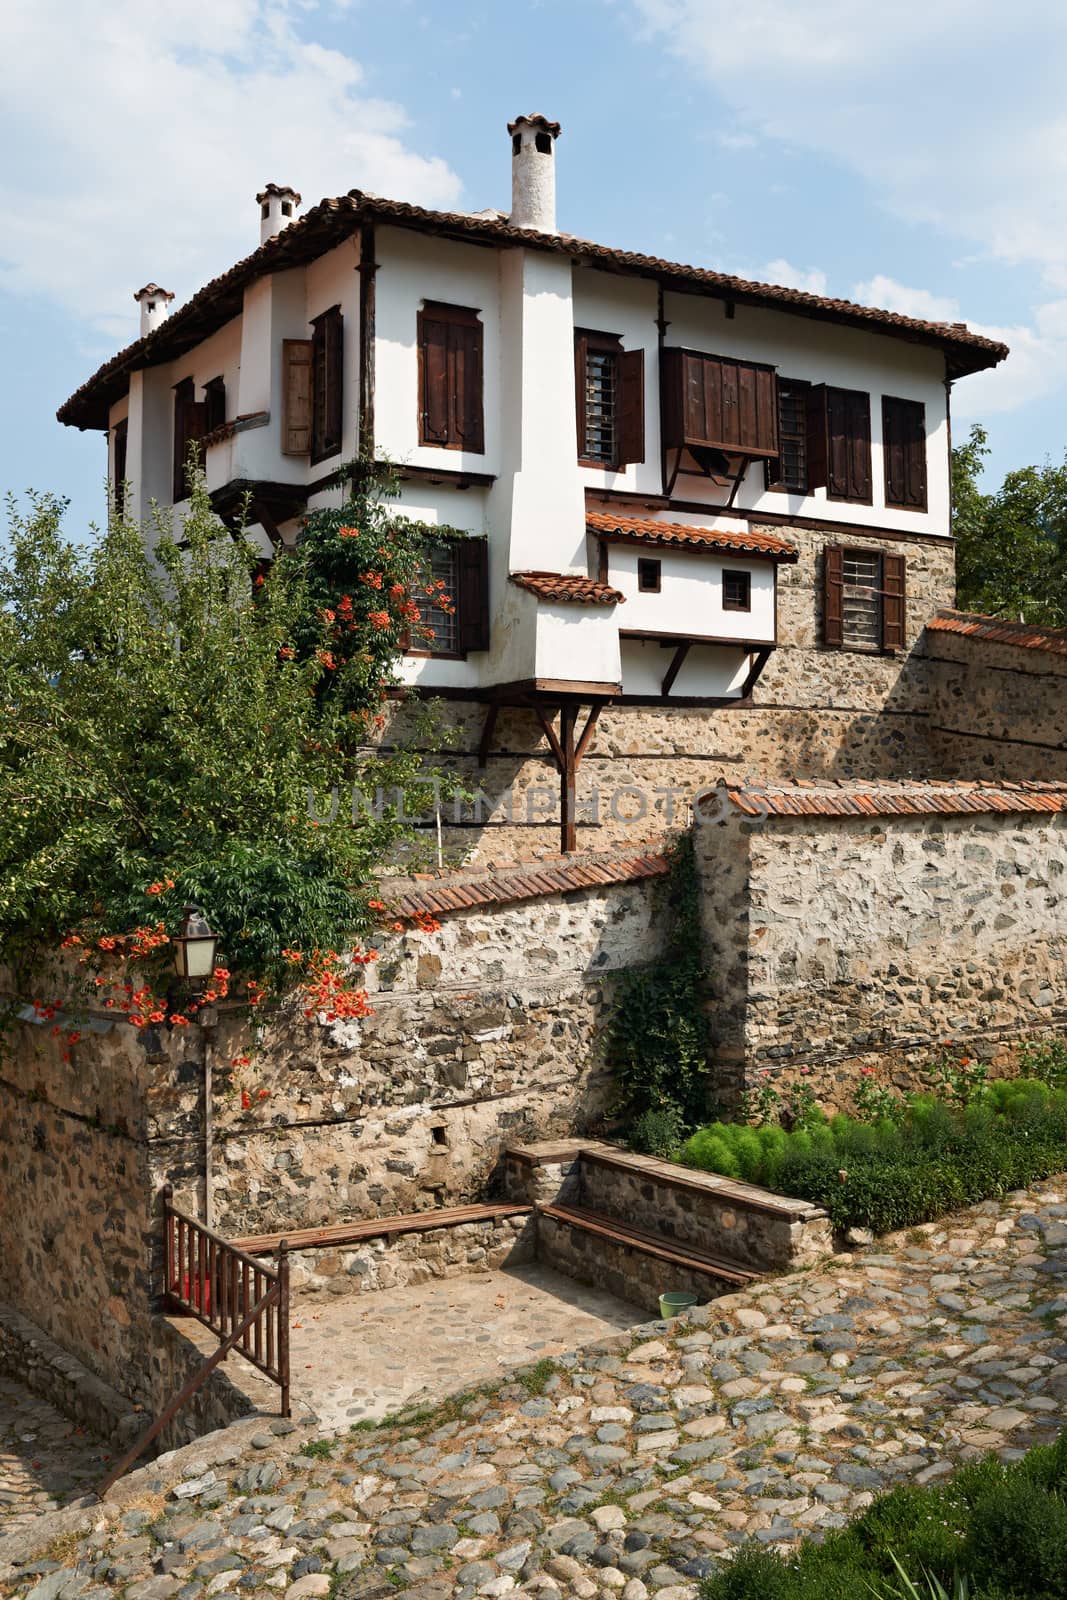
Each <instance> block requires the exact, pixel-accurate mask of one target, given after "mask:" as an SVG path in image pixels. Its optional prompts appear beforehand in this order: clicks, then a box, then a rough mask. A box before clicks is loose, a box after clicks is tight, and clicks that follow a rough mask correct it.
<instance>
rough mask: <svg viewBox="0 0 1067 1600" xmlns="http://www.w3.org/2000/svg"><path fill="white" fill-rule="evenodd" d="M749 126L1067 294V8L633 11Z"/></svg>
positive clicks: (825, 0) (672, 5)
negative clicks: (852, 174)
mask: <svg viewBox="0 0 1067 1600" xmlns="http://www.w3.org/2000/svg"><path fill="white" fill-rule="evenodd" d="M629 3H630V6H631V11H632V14H634V15H635V16H636V17H637V19H638V22H639V24H640V26H641V28H642V31H643V33H644V35H645V37H646V38H654V39H656V40H658V41H659V42H660V43H661V44H662V45H663V46H664V47H665V48H666V49H668V50H670V51H671V52H672V53H674V54H675V55H677V56H678V57H679V58H680V59H681V60H682V61H683V62H684V64H685V66H686V67H687V68H688V69H690V70H695V71H697V72H698V73H700V74H701V76H702V77H703V78H704V79H706V80H707V81H708V82H709V83H711V85H712V86H713V87H714V89H715V91H716V93H717V95H718V96H719V97H720V98H721V99H722V101H724V102H725V104H726V105H727V106H728V107H729V108H730V109H731V111H732V112H733V113H734V115H735V117H736V119H737V122H738V123H739V124H740V126H741V127H743V128H748V129H749V130H751V131H752V132H754V133H757V134H759V135H760V136H762V137H765V138H766V137H769V138H773V139H777V140H780V141H782V140H784V141H788V142H789V144H790V145H792V146H795V147H797V148H799V149H805V148H806V149H809V150H817V151H819V152H820V153H822V154H823V155H825V156H828V157H829V158H830V159H832V160H833V161H835V162H837V163H839V164H840V165H841V166H842V167H847V168H849V169H851V170H853V171H856V172H858V173H860V174H861V175H862V176H863V177H864V178H866V179H867V180H868V181H869V182H870V183H871V184H872V185H873V186H874V187H875V188H876V190H877V193H878V195H879V196H880V197H881V199H882V201H883V202H884V204H885V205H886V206H887V207H888V208H889V209H890V210H891V211H893V212H894V213H896V214H898V215H900V216H902V217H905V218H907V219H908V220H909V221H912V222H915V221H921V222H924V223H928V224H931V225H932V226H934V227H936V228H939V229H941V230H942V231H945V232H951V233H953V234H955V235H957V236H959V237H961V238H966V239H969V240H972V241H974V242H975V243H976V244H977V245H978V246H979V248H980V250H981V251H982V252H984V253H986V254H987V255H991V256H993V257H995V258H997V259H1000V260H1002V261H1005V262H1009V263H1017V262H1029V263H1033V264H1035V265H1036V266H1037V267H1038V268H1039V269H1040V270H1041V271H1042V272H1043V273H1044V274H1045V276H1046V280H1047V282H1048V283H1049V284H1050V286H1051V287H1054V288H1056V289H1059V290H1061V291H1062V290H1063V289H1065V288H1067V114H1065V112H1064V110H1063V87H1062V86H1063V82H1064V79H1065V77H1067V8H1064V7H1062V6H1061V7H1057V6H1050V5H1049V4H1048V0H1014V3H1013V4H1012V5H1011V6H1005V5H1003V4H1001V3H1000V0H938V3H937V4H931V3H930V0H896V3H895V4H893V5H891V6H881V7H879V6H873V7H872V6H860V5H856V3H855V0H806V3H805V4H804V5H803V6H797V5H796V4H795V0H748V4H746V5H745V6H744V7H743V8H742V9H741V10H740V11H739V10H738V8H737V7H736V6H735V5H733V4H732V3H731V0H629Z"/></svg>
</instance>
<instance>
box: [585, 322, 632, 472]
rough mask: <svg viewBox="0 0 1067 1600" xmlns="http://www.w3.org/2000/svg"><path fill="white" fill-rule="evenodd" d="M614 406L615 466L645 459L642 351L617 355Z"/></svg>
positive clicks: (625, 351)
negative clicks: (616, 450) (617, 366)
mask: <svg viewBox="0 0 1067 1600" xmlns="http://www.w3.org/2000/svg"><path fill="white" fill-rule="evenodd" d="M615 404H616V437H617V439H618V442H619V466H620V467H624V466H626V465H627V463H628V462H631V461H643V460H644V459H645V352H644V351H643V350H624V351H623V352H622V353H621V354H620V356H619V380H618V388H617V390H616V401H615ZM583 421H584V418H583Z"/></svg>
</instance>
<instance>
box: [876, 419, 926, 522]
mask: <svg viewBox="0 0 1067 1600" xmlns="http://www.w3.org/2000/svg"><path fill="white" fill-rule="evenodd" d="M882 455H883V458H884V460H885V503H886V505H887V506H894V507H896V508H898V509H899V510H901V511H925V510H926V407H925V406H924V405H923V403H922V401H921V400H900V399H898V398H896V397H895V396H894V395H888V394H885V395H883V396H882Z"/></svg>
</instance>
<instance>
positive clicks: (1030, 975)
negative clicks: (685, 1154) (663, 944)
mask: <svg viewBox="0 0 1067 1600" xmlns="http://www.w3.org/2000/svg"><path fill="white" fill-rule="evenodd" d="M696 838H697V854H698V861H699V864H700V870H701V874H702V879H703V886H704V898H703V905H704V929H705V938H706V943H707V952H708V970H709V973H710V976H711V998H710V1003H709V1016H710V1019H711V1024H712V1029H713V1033H714V1037H715V1057H714V1067H713V1077H714V1079H715V1083H716V1088H717V1089H718V1091H719V1092H720V1093H721V1094H723V1095H724V1096H727V1097H728V1096H729V1095H730V1093H732V1092H733V1093H736V1092H737V1091H739V1090H740V1089H741V1088H742V1087H744V1086H745V1085H752V1084H753V1083H755V1082H756V1081H757V1075H758V1074H759V1073H760V1072H762V1071H770V1072H772V1073H774V1074H775V1075H776V1076H780V1077H781V1078H782V1079H783V1080H784V1081H786V1082H788V1081H790V1079H791V1077H792V1076H795V1074H796V1073H797V1072H798V1071H799V1070H800V1069H801V1068H807V1069H809V1070H810V1072H811V1074H812V1076H811V1078H810V1080H809V1081H810V1083H811V1085H812V1087H814V1089H815V1090H816V1092H817V1094H818V1095H819V1096H820V1098H821V1099H822V1100H823V1101H824V1103H826V1104H827V1105H829V1106H831V1107H842V1106H846V1105H848V1104H849V1103H850V1101H851V1098H852V1095H853V1093H854V1090H855V1086H856V1083H857V1082H858V1078H859V1073H860V1071H861V1069H862V1068H864V1067H865V1066H872V1067H874V1068H875V1069H876V1070H877V1071H878V1072H879V1073H880V1074H882V1075H884V1077H885V1078H886V1079H887V1080H888V1079H891V1080H892V1081H893V1082H894V1083H896V1084H897V1085H898V1086H899V1087H902V1088H914V1087H917V1086H919V1085H920V1084H922V1083H923V1082H924V1074H925V1071H926V1068H927V1067H928V1064H929V1061H930V1057H931V1056H932V1055H933V1054H934V1053H935V1052H936V1051H937V1050H938V1049H939V1047H940V1046H941V1043H942V1041H944V1040H945V1039H953V1040H955V1041H956V1042H957V1043H958V1044H959V1045H960V1046H961V1047H965V1048H966V1049H967V1050H968V1051H969V1052H970V1053H971V1054H977V1055H980V1056H982V1057H983V1058H984V1059H987V1060H989V1061H990V1062H991V1063H992V1064H993V1065H994V1067H1003V1069H1004V1070H1007V1069H1008V1066H1009V1064H1010V1060H1011V1056H1012V1047H1013V1046H1014V1044H1015V1043H1017V1041H1018V1040H1019V1039H1021V1038H1022V1037H1023V1036H1025V1035H1027V1034H1031V1033H1033V1034H1038V1035H1048V1034H1052V1033H1055V1032H1057V1031H1059V1032H1062V1031H1063V1030H1064V1028H1065V1026H1067V964H1065V962H1067V826H1065V818H1064V815H1063V814H1051V815H1050V814H1044V813H1034V814H1029V815H1004V814H987V815H967V816H940V817H938V816H914V815H913V816H907V815H900V816H895V817H889V816H880V817H875V818H871V817H856V816H851V817H842V816H827V817H816V816H794V817H777V816H770V817H761V818H757V819H754V820H749V819H746V818H745V817H743V816H741V815H740V814H738V813H736V812H733V811H728V814H726V815H724V816H722V817H721V818H720V819H719V820H717V821H716V822H714V823H713V824H711V825H709V826H706V827H702V828H698V829H697V830H696Z"/></svg>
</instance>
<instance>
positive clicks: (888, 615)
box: [882, 556, 907, 650]
mask: <svg viewBox="0 0 1067 1600" xmlns="http://www.w3.org/2000/svg"><path fill="white" fill-rule="evenodd" d="M905 573H906V566H905V561H904V557H903V556H883V557H882V649H883V650H903V649H904V647H905V643H906V631H905V630H906V611H907V594H906V587H905Z"/></svg>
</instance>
